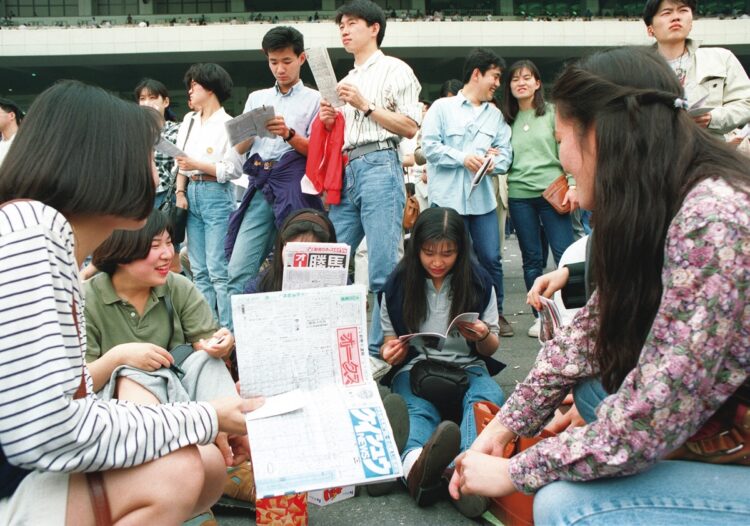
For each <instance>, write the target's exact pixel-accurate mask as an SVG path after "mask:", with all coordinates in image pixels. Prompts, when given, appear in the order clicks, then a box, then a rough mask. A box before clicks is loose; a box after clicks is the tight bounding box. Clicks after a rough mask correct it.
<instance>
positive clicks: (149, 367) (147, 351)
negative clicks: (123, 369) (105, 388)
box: [109, 342, 174, 371]
mask: <svg viewBox="0 0 750 526" xmlns="http://www.w3.org/2000/svg"><path fill="white" fill-rule="evenodd" d="M109 352H110V353H113V352H114V353H116V355H117V363H118V364H120V365H129V366H130V367H135V368H136V369H141V370H143V371H156V370H157V369H161V368H162V367H169V366H170V365H172V364H173V363H174V358H173V357H172V355H171V354H169V351H167V350H166V349H163V348H162V347H159V346H158V345H154V344H152V343H140V342H133V343H121V344H120V345H116V346H114V347H112V349H110V351H109Z"/></svg>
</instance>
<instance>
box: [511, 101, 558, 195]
mask: <svg viewBox="0 0 750 526" xmlns="http://www.w3.org/2000/svg"><path fill="white" fill-rule="evenodd" d="M534 111H535V110H533V109H531V110H524V111H519V112H518V115H517V116H516V120H515V121H513V125H512V126H511V128H512V130H513V136H512V137H511V141H510V142H511V144H512V145H513V164H512V165H511V167H510V171H509V172H508V197H512V198H525V199H528V198H532V197H540V196H541V195H542V192H544V190H545V189H546V188H547V187H548V186H549V185H550V183H551V182H552V181H554V180H555V179H557V178H558V177H560V174H562V173H563V168H562V165H561V164H560V160H559V158H558V152H557V142H556V141H555V108H554V106H552V105H551V104H547V113H545V114H544V115H542V116H541V117H537V116H536V115H535V114H534ZM525 126H528V130H527V131H524V127H525ZM568 182H569V183H570V184H572V183H571V181H568Z"/></svg>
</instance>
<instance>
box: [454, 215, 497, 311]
mask: <svg viewBox="0 0 750 526" xmlns="http://www.w3.org/2000/svg"><path fill="white" fill-rule="evenodd" d="M462 217H463V218H464V225H465V226H466V231H467V232H468V233H469V235H470V236H471V244H472V246H473V247H474V253H475V254H476V255H477V259H478V260H479V264H480V265H482V267H483V268H484V269H485V270H486V271H487V273H488V274H489V275H490V277H491V278H492V284H493V285H494V286H495V294H496V295H497V312H498V314H500V315H502V314H503V299H504V296H505V295H504V289H503V263H502V255H501V254H500V226H499V225H498V223H497V211H496V210H492V211H491V212H487V213H486V214H482V215H467V216H462Z"/></svg>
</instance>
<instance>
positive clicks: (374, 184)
mask: <svg viewBox="0 0 750 526" xmlns="http://www.w3.org/2000/svg"><path fill="white" fill-rule="evenodd" d="M405 202H406V191H405V189H404V176H403V171H402V169H401V163H400V162H399V160H398V155H397V154H396V150H380V151H377V152H371V153H368V154H366V155H363V156H361V157H357V158H356V159H354V160H353V161H351V162H350V163H349V164H348V165H347V166H346V170H345V171H344V185H343V188H342V189H341V203H340V204H338V205H332V206H331V209H330V211H329V218H330V219H331V222H332V223H333V226H334V227H335V228H336V238H337V240H338V242H339V243H346V244H347V245H349V246H350V247H351V250H352V252H354V251H355V250H356V249H357V247H358V246H359V243H360V241H362V238H363V237H364V236H367V253H368V255H369V263H368V277H369V281H370V290H372V291H373V292H374V293H375V294H376V295H377V293H378V292H380V291H381V290H382V289H383V285H385V280H386V279H387V278H388V275H389V274H390V273H391V272H392V271H393V269H394V268H395V267H396V264H397V263H398V260H399V250H400V248H401V240H402V237H403V229H402V228H403V227H402V221H403V218H404V203H405ZM495 223H497V220H495ZM496 228H497V227H496ZM374 303H375V305H374V306H373V307H374V310H373V312H375V313H378V312H380V310H379V309H378V308H377V307H378V306H377V299H376V301H375V302H374ZM368 341H369V348H370V353H371V354H375V355H377V354H378V352H379V350H380V345H381V344H382V343H383V331H382V329H381V328H380V316H373V317H372V322H371V324H370V334H369V337H368Z"/></svg>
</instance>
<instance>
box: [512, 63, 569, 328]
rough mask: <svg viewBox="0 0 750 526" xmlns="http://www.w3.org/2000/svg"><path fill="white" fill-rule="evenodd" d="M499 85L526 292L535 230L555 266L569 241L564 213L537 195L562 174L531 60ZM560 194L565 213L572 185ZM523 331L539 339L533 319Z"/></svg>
mask: <svg viewBox="0 0 750 526" xmlns="http://www.w3.org/2000/svg"><path fill="white" fill-rule="evenodd" d="M506 79H507V80H506V81H505V82H504V83H503V86H504V87H503V91H504V97H503V114H504V115H505V120H506V121H507V122H508V124H510V125H511V128H512V130H513V136H512V138H511V144H512V145H513V165H512V166H511V168H510V171H509V172H508V210H509V212H510V216H511V218H512V219H513V225H514V227H515V229H516V235H517V236H518V244H519V246H520V248H521V257H522V258H523V278H524V281H525V283H526V290H529V289H530V288H531V286H532V285H533V284H534V280H535V279H536V278H538V277H539V276H541V275H542V272H543V269H544V261H543V260H542V233H541V227H540V225H541V226H543V227H544V233H545V235H546V237H547V241H548V242H549V244H550V247H551V248H552V255H553V257H554V258H555V264H558V262H559V261H560V257H561V256H562V253H563V252H564V251H565V249H566V248H568V246H569V245H570V244H571V243H573V227H572V224H571V219H570V215H569V214H564V215H561V214H558V213H557V212H556V211H555V209H554V208H552V205H550V204H549V203H548V202H547V201H546V200H545V199H544V198H543V197H542V193H543V192H544V190H545V189H546V188H547V187H548V186H549V185H550V183H552V181H554V180H555V179H557V178H558V177H559V176H560V174H562V173H563V169H562V166H561V165H560V160H559V158H558V154H557V142H556V141H555V111H554V107H553V106H552V105H550V104H547V103H545V101H544V95H543V93H542V81H541V78H540V75H539V70H538V69H537V67H536V66H535V65H534V63H533V62H531V61H529V60H520V61H518V62H516V63H515V64H513V65H512V66H511V67H510V68H509V69H508V71H507V72H506ZM569 183H570V184H571V186H570V190H568V193H567V195H566V196H565V199H566V201H569V202H570V203H571V209H575V207H576V206H577V203H578V201H577V198H576V191H575V186H573V185H574V184H575V183H574V182H573V181H572V178H571V179H569ZM534 316H537V320H536V321H535V322H534V325H532V326H531V328H530V329H529V336H533V337H536V336H538V335H539V319H538V315H537V312H536V311H534Z"/></svg>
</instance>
